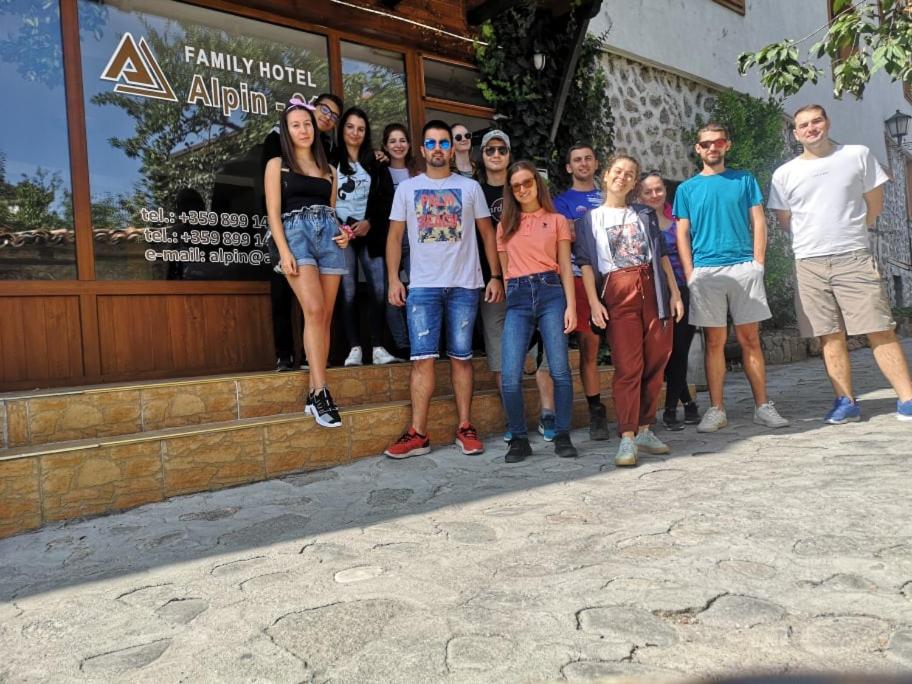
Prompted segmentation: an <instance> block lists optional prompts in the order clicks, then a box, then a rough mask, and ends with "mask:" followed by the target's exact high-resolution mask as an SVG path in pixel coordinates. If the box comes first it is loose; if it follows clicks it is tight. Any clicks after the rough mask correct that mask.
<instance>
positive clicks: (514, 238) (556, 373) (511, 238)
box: [497, 161, 577, 463]
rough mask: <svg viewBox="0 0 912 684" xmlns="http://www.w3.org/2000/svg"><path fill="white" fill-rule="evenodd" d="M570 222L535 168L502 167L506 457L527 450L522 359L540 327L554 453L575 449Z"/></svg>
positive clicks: (517, 457) (522, 164)
mask: <svg viewBox="0 0 912 684" xmlns="http://www.w3.org/2000/svg"><path fill="white" fill-rule="evenodd" d="M571 240H572V238H571V231H570V223H569V221H567V219H566V218H565V217H564V216H562V215H561V214H558V213H557V212H556V211H555V209H554V205H553V204H552V202H551V196H550V194H549V193H548V189H547V187H546V186H545V184H544V183H543V182H542V178H541V175H540V174H539V173H538V171H537V170H536V169H535V166H533V165H532V164H531V163H530V162H527V161H519V162H516V163H515V164H513V165H512V166H511V167H510V170H509V171H508V172H507V182H506V186H505V188H504V203H503V216H502V218H501V221H500V224H499V225H498V226H497V256H498V257H499V259H500V263H501V268H502V269H503V272H504V274H505V277H506V279H507V317H506V320H505V321H504V330H503V339H502V341H501V363H502V366H503V371H502V372H503V382H502V395H503V403H504V408H505V409H506V412H507V421H508V423H509V429H510V447H509V449H508V450H507V453H506V456H505V457H504V460H505V461H506V462H507V463H517V462H519V461H522V460H523V459H525V458H526V457H528V456H529V455H531V453H532V448H531V446H530V445H529V437H528V433H527V430H526V412H525V407H524V405H523V390H522V376H523V364H524V363H525V359H526V353H527V351H528V349H529V341H530V340H531V338H532V333H533V332H534V331H535V330H536V329H537V330H538V331H539V333H540V334H541V339H542V343H543V345H544V348H545V354H546V355H547V357H548V366H549V367H550V369H551V378H552V379H553V381H554V403H555V409H556V411H555V413H556V415H555V433H556V434H555V436H554V453H555V454H556V455H557V456H561V457H564V458H572V457H574V456H576V455H577V451H576V448H575V447H574V446H573V444H572V443H571V441H570V414H571V412H572V410H573V383H572V382H571V380H570V363H569V361H568V358H567V335H568V334H569V333H570V332H572V331H573V329H574V328H576V299H575V289H574V285H573V269H572V266H571V265H570V243H571Z"/></svg>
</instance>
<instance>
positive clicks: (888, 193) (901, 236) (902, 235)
mask: <svg viewBox="0 0 912 684" xmlns="http://www.w3.org/2000/svg"><path fill="white" fill-rule="evenodd" d="M888 149H889V154H890V159H889V166H890V168H889V169H888V170H889V172H890V174H891V175H892V176H893V182H892V183H887V185H886V188H885V190H884V210H883V213H882V214H881V215H880V218H878V219H877V225H876V231H875V232H874V234H873V236H872V237H873V240H872V247H873V251H874V254H875V256H876V258H877V263H878V265H879V266H880V270H881V274H882V276H883V279H884V284H885V285H886V288H887V293H888V294H889V296H890V303H891V304H892V305H893V306H912V253H910V247H912V245H910V242H909V240H910V230H912V226H910V224H909V213H908V211H907V209H906V183H907V182H908V179H907V178H906V164H905V159H904V155H903V153H902V152H901V151H900V150H898V149H897V148H896V146H895V145H892V144H890V145H888ZM897 277H898V278H899V284H901V288H897V287H896V285H897V284H898V283H897V281H896V278H897Z"/></svg>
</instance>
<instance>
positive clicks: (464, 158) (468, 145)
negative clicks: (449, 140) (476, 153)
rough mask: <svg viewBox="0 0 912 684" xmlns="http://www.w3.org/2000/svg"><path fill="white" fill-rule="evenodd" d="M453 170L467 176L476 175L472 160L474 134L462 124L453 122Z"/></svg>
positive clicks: (472, 176)
mask: <svg viewBox="0 0 912 684" xmlns="http://www.w3.org/2000/svg"><path fill="white" fill-rule="evenodd" d="M453 170H454V171H455V172H456V173H458V174H459V175H460V176H465V177H466V178H474V177H475V171H476V167H475V162H473V161H472V134H471V133H469V129H468V128H466V127H465V126H463V125H462V124H453Z"/></svg>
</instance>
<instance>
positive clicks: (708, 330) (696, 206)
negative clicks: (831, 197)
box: [673, 123, 789, 432]
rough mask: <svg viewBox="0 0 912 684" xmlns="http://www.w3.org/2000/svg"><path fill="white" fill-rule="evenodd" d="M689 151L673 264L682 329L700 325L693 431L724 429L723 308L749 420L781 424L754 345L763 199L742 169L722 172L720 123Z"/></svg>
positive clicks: (761, 316)
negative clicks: (685, 308) (699, 392)
mask: <svg viewBox="0 0 912 684" xmlns="http://www.w3.org/2000/svg"><path fill="white" fill-rule="evenodd" d="M694 149H695V150H696V152H697V154H698V155H699V156H700V159H701V160H702V161H703V170H702V172H701V173H700V174H698V175H696V176H694V177H693V178H691V179H689V180H687V181H684V182H683V183H682V184H681V185H680V187H679V188H678V191H677V192H676V193H675V201H674V209H673V213H674V215H675V216H676V217H677V231H678V251H679V253H680V256H681V265H682V266H683V268H684V276H685V277H686V278H687V285H688V286H689V288H690V324H691V325H695V326H698V327H701V328H703V341H704V347H705V353H704V357H705V362H706V381H707V384H708V385H709V399H710V404H711V406H710V408H709V410H707V411H706V413H705V414H703V420H701V421H700V425H699V426H697V432H715V431H716V430H719V429H721V428H723V427H725V426H726V425H728V419H727V417H726V415H725V404H724V401H723V387H724V384H725V341H726V339H727V337H728V313H729V311H730V312H731V317H732V320H733V321H734V324H735V334H736V335H737V338H738V343H739V344H740V345H741V360H742V364H743V366H744V372H745V374H746V375H747V379H748V380H749V381H750V385H751V391H752V392H753V395H754V404H755V408H754V422H755V423H757V424H759V425H764V426H766V427H771V428H779V427H785V426H787V425H788V424H789V422H788V421H787V420H786V419H785V418H783V417H782V416H780V415H779V412H778V411H777V410H776V407H775V406H774V405H773V403H772V402H771V401H769V400H768V398H767V393H766V364H765V363H764V360H763V349H762V348H761V346H760V321H763V320H766V319H767V318H769V317H770V316H771V314H770V310H769V305H768V304H767V303H766V289H765V288H764V286H763V263H764V260H765V259H766V216H765V215H764V213H763V194H762V193H761V192H760V186H759V185H757V181H756V179H755V178H754V177H753V176H752V175H751V174H749V173H748V172H747V171H736V170H733V169H726V168H725V153H726V152H728V150H730V149H731V141H730V140H729V139H728V132H727V131H726V130H725V128H724V127H723V126H721V125H719V124H716V123H710V124H707V125H706V126H704V127H703V128H701V129H700V130H699V131H698V133H697V143H696V145H695V146H694ZM752 226H753V234H751V227H752Z"/></svg>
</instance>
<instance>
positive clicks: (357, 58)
mask: <svg viewBox="0 0 912 684" xmlns="http://www.w3.org/2000/svg"><path fill="white" fill-rule="evenodd" d="M342 83H343V85H344V88H345V98H344V99H345V107H346V109H347V108H348V107H360V108H361V109H363V110H364V111H365V112H367V116H368V118H369V119H370V125H371V132H372V136H373V138H374V140H373V142H374V146H375V147H379V145H380V135H381V134H382V133H383V127H384V126H386V125H387V124H390V123H401V124H404V125H406V126H408V109H407V107H408V102H407V100H406V90H405V60H404V59H403V57H402V54H401V53H398V52H391V51H390V50H380V49H378V48H372V47H367V46H366V45H358V44H357V43H345V42H343V43H342Z"/></svg>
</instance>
